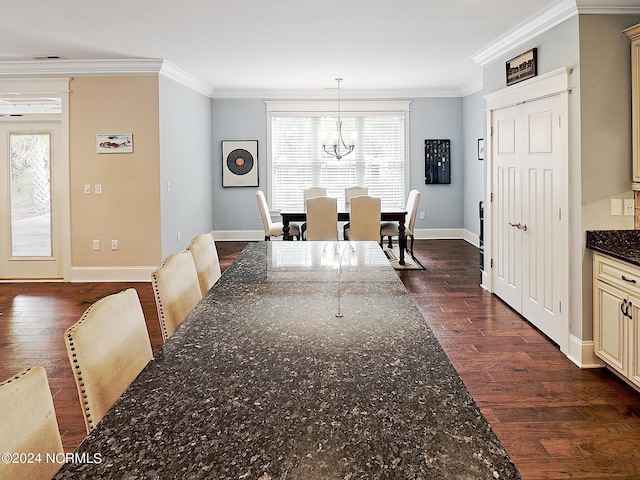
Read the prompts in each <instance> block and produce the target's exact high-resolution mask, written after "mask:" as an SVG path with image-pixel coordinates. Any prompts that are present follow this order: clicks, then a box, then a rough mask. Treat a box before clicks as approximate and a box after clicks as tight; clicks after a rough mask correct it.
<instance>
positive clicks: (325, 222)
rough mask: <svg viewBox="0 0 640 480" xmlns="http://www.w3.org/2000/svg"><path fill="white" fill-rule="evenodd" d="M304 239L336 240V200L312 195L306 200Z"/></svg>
mask: <svg viewBox="0 0 640 480" xmlns="http://www.w3.org/2000/svg"><path fill="white" fill-rule="evenodd" d="M305 238H306V240H338V200H337V199H336V198H332V197H314V198H310V199H308V200H307V229H306V237H305Z"/></svg>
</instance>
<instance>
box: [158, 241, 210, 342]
mask: <svg viewBox="0 0 640 480" xmlns="http://www.w3.org/2000/svg"><path fill="white" fill-rule="evenodd" d="M151 281H152V284H153V294H154V296H155V299H156V308H157V310H158V319H159V320H160V327H161V330H162V339H163V340H164V341H165V342H166V341H167V339H168V338H169V337H170V336H171V335H172V334H173V332H175V330H176V329H177V328H178V327H179V326H180V324H181V323H182V322H183V321H184V319H185V318H186V316H187V315H188V314H189V312H191V310H193V307H195V306H196V304H197V303H198V302H199V301H200V300H201V299H202V291H201V290H200V282H199V281H198V272H197V270H196V264H195V262H194V261H193V255H191V252H189V251H188V250H183V251H182V252H180V253H174V254H171V255H169V256H168V257H167V258H166V259H165V260H164V261H163V262H162V264H161V265H160V266H159V267H158V268H156V269H155V270H154V271H153V272H151Z"/></svg>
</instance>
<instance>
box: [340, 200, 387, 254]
mask: <svg viewBox="0 0 640 480" xmlns="http://www.w3.org/2000/svg"><path fill="white" fill-rule="evenodd" d="M345 239H346V240H355V241H361V240H373V241H375V242H378V243H380V198H378V197H371V196H369V195H361V196H359V197H353V198H352V199H351V206H350V208H349V227H348V228H347V229H346V230H345Z"/></svg>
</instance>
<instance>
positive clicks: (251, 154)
mask: <svg viewBox="0 0 640 480" xmlns="http://www.w3.org/2000/svg"><path fill="white" fill-rule="evenodd" d="M222 186H223V187H257V186H258V141H257V140H222Z"/></svg>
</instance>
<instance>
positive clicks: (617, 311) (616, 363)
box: [593, 280, 628, 376]
mask: <svg viewBox="0 0 640 480" xmlns="http://www.w3.org/2000/svg"><path fill="white" fill-rule="evenodd" d="M594 286H595V288H594V292H593V295H594V298H593V300H594V302H593V334H594V342H595V353H596V355H597V356H598V357H600V358H601V359H602V360H604V361H605V362H607V364H609V365H610V366H611V367H612V368H615V369H616V370H618V371H619V372H620V373H622V374H623V375H625V376H626V375H627V370H628V365H627V358H626V357H627V355H626V350H627V342H626V340H625V339H626V338H628V337H627V335H626V325H627V317H625V315H624V313H623V307H626V303H625V302H626V300H627V295H626V294H625V293H624V292H622V291H621V290H618V289H617V288H614V287H612V286H610V285H608V284H606V283H604V282H602V281H599V280H598V281H596V282H595V285H594ZM623 304H624V305H623Z"/></svg>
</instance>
